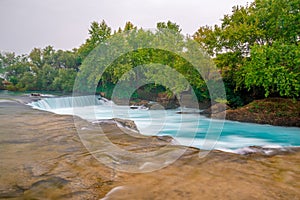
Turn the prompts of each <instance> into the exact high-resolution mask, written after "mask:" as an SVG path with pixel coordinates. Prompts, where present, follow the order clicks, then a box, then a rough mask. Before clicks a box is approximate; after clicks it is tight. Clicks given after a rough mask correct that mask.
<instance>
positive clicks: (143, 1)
mask: <svg viewBox="0 0 300 200" xmlns="http://www.w3.org/2000/svg"><path fill="white" fill-rule="evenodd" d="M252 1H253V0H0V51H13V52H16V53H18V54H22V53H26V54H27V53H29V52H30V50H31V49H33V48H34V47H40V48H43V47H45V46H47V45H52V46H54V48H55V49H72V48H75V47H79V46H80V45H81V44H82V43H84V41H85V39H86V38H87V37H88V29H89V27H90V24H91V22H92V21H99V22H100V21H102V19H104V20H105V21H106V23H107V24H108V25H109V26H110V27H112V29H113V30H116V29H117V28H118V27H122V28H123V27H124V25H125V23H126V22H127V21H131V22H132V23H133V24H134V25H136V26H138V27H143V28H155V26H156V23H157V22H160V21H167V20H171V21H172V22H176V23H177V24H179V25H180V27H181V28H182V31H183V33H185V34H190V35H192V34H193V33H195V32H196V31H197V29H198V28H199V27H200V26H203V25H214V24H220V19H221V18H222V17H223V15H224V14H229V13H231V8H232V6H234V5H246V3H247V2H252Z"/></svg>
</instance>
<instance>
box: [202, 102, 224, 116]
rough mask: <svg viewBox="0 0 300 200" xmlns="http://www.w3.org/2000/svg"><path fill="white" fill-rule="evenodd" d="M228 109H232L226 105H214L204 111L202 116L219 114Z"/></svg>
mask: <svg viewBox="0 0 300 200" xmlns="http://www.w3.org/2000/svg"><path fill="white" fill-rule="evenodd" d="M228 109H230V107H229V106H227V105H226V104H223V103H216V104H214V105H212V106H211V107H210V108H208V109H205V110H203V111H202V112H201V114H205V115H211V114H217V113H221V112H224V111H225V110H228Z"/></svg>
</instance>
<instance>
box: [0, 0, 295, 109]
mask: <svg viewBox="0 0 300 200" xmlns="http://www.w3.org/2000/svg"><path fill="white" fill-rule="evenodd" d="M221 21H222V23H221V25H215V26H203V27H200V28H199V29H198V31H197V32H196V33H195V34H194V35H193V36H191V37H190V36H186V37H184V36H182V37H179V38H177V41H178V42H179V43H180V42H184V41H187V40H193V41H196V42H198V43H199V45H200V46H201V47H202V48H203V49H204V50H205V51H206V52H207V53H208V54H209V55H210V56H211V58H212V59H213V61H214V62H215V64H216V66H217V68H218V69H219V71H220V72H221V75H222V77H223V81H224V84H225V88H226V93H227V100H228V104H230V105H231V106H233V107H237V106H241V105H243V104H244V103H246V102H248V101H251V100H253V99H256V98H263V97H268V96H277V97H293V98H297V97H299V94H300V47H299V41H300V4H299V0H255V1H254V2H253V3H251V4H250V5H246V6H235V7H233V10H232V13H231V14H229V15H224V17H223V18H222V19H221ZM157 29H158V30H160V29H169V30H172V31H174V32H176V33H178V34H179V35H180V33H181V29H180V26H179V25H177V24H176V23H173V22H170V21H168V22H166V23H165V22H159V23H157ZM126 31H135V32H136V33H137V34H139V35H140V36H141V37H145V39H146V37H147V35H149V34H159V33H158V32H156V33H151V32H149V31H145V30H143V29H138V28H137V27H135V26H134V25H133V24H132V23H131V22H127V23H126V25H125V27H124V28H119V29H118V30H116V31H114V32H113V31H112V29H111V28H110V27H109V26H108V25H107V24H106V22H105V21H104V20H103V21H102V22H100V23H98V22H93V23H92V24H91V26H90V29H89V38H88V39H87V40H86V41H85V43H84V44H82V45H81V46H80V47H79V48H75V49H73V50H72V51H64V50H55V49H54V48H53V47H52V46H47V47H45V48H43V49H39V48H34V49H33V50H32V51H31V52H30V54H29V55H22V56H16V55H15V54H14V53H8V52H4V53H0V74H2V78H3V80H2V81H0V87H1V88H5V89H8V90H21V91H22V90H44V91H45V90H46V91H62V92H71V91H72V90H73V85H74V80H75V78H76V76H77V73H78V72H79V71H80V70H81V67H82V66H81V65H82V63H83V62H84V60H85V58H86V57H87V56H88V55H89V54H90V52H91V51H92V50H93V49H94V48H95V47H97V46H98V45H99V44H101V43H103V42H104V41H105V40H107V39H109V38H111V37H112V36H113V35H115V34H119V33H122V32H126ZM149 37H150V36H149ZM153 51H155V52H153ZM125 61H126V62H125ZM151 62H154V63H161V64H166V65H169V66H171V67H173V68H174V69H176V70H177V71H178V72H180V73H182V74H183V75H184V76H185V77H187V79H188V81H189V82H190V83H191V86H192V87H193V89H194V91H195V92H196V94H197V97H198V99H199V100H205V99H209V98H210V96H209V93H208V90H207V88H206V86H205V82H204V81H203V79H202V78H201V76H199V74H197V72H195V71H194V69H193V66H191V65H190V64H189V63H187V62H185V61H184V60H182V59H179V58H178V57H177V56H176V55H172V54H171V53H166V52H163V51H161V50H149V49H146V50H138V51H134V52H131V53H128V54H126V55H124V56H123V57H122V58H119V59H118V60H117V61H115V62H114V63H113V66H112V67H111V68H110V69H111V70H108V71H107V72H106V73H105V76H102V77H101V80H99V85H98V91H99V92H100V91H101V92H106V93H107V94H108V96H109V93H111V91H112V90H113V88H114V85H115V84H116V83H117V81H118V79H119V78H120V77H121V76H122V74H123V73H124V72H125V71H126V70H128V69H132V68H134V67H136V66H139V65H141V64H143V63H151ZM170 63H171V65H170ZM124 70H125V71H124ZM156 78H158V79H159V78H161V77H156ZM143 90H146V91H147V90H148V91H152V92H153V91H159V92H166V93H168V92H170V91H169V90H168V89H166V88H162V87H161V86H157V85H151V84H150V85H147V86H145V87H144V88H143ZM136 98H145V97H143V96H140V97H139V96H136Z"/></svg>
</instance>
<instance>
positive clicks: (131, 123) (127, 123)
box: [113, 118, 139, 131]
mask: <svg viewBox="0 0 300 200" xmlns="http://www.w3.org/2000/svg"><path fill="white" fill-rule="evenodd" d="M113 120H114V121H115V122H117V123H119V124H121V125H122V126H124V127H127V128H130V129H133V130H135V131H139V130H138V128H137V126H136V124H135V123H134V121H131V120H127V119H120V118H113Z"/></svg>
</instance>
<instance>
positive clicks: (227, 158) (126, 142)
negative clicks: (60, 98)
mask: <svg viewBox="0 0 300 200" xmlns="http://www.w3.org/2000/svg"><path fill="white" fill-rule="evenodd" d="M0 115H1V122H0V127H1V129H0V144H1V145H0V152H1V153H0V160H1V164H0V172H1V173H0V199H1V198H2V199H33V198H34V199H101V198H104V197H105V198H106V199H299V198H300V191H299V188H300V151H299V150H297V149H294V150H293V151H292V152H289V153H286V154H280V155H274V156H263V155H257V154H250V155H237V154H230V153H225V152H220V151H213V152H211V153H210V154H208V156H206V157H205V158H199V156H198V153H199V151H198V150H197V149H194V148H189V149H188V150H187V151H186V153H185V154H184V155H183V156H182V157H181V158H180V159H178V160H177V161H176V162H174V163H173V164H171V165H169V166H168V167H166V168H163V169H161V170H158V171H154V172H151V173H140V174H132V173H125V172H118V171H114V170H112V169H110V168H108V167H106V166H105V165H103V164H101V163H100V162H99V161H98V160H96V159H95V158H94V157H93V156H92V155H91V154H90V153H89V152H88V151H87V150H86V149H85V148H84V147H83V145H82V143H81V141H80V139H79V137H78V135H77V131H76V128H75V126H74V121H73V117H72V116H61V115H56V114H52V113H48V112H43V111H38V110H33V109H31V108H30V107H27V106H25V105H23V104H20V103H17V102H8V101H4V102H0ZM82 123H86V122H85V121H82ZM102 128H103V130H104V133H105V134H106V135H107V137H108V138H109V139H110V141H112V142H113V143H114V144H116V145H118V146H119V147H121V148H124V149H126V150H130V151H132V152H140V151H141V149H142V150H149V151H153V150H155V149H157V148H161V146H163V145H168V144H169V143H168V141H162V140H159V139H158V138H154V137H143V138H140V139H137V138H135V137H132V136H130V135H127V134H124V133H123V132H121V131H120V130H119V128H118V127H117V126H116V125H115V124H104V125H103V126H102ZM175 148H177V147H175ZM178 148H180V147H178ZM128 162H131V161H130V160H129V161H128ZM109 191H111V192H109Z"/></svg>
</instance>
